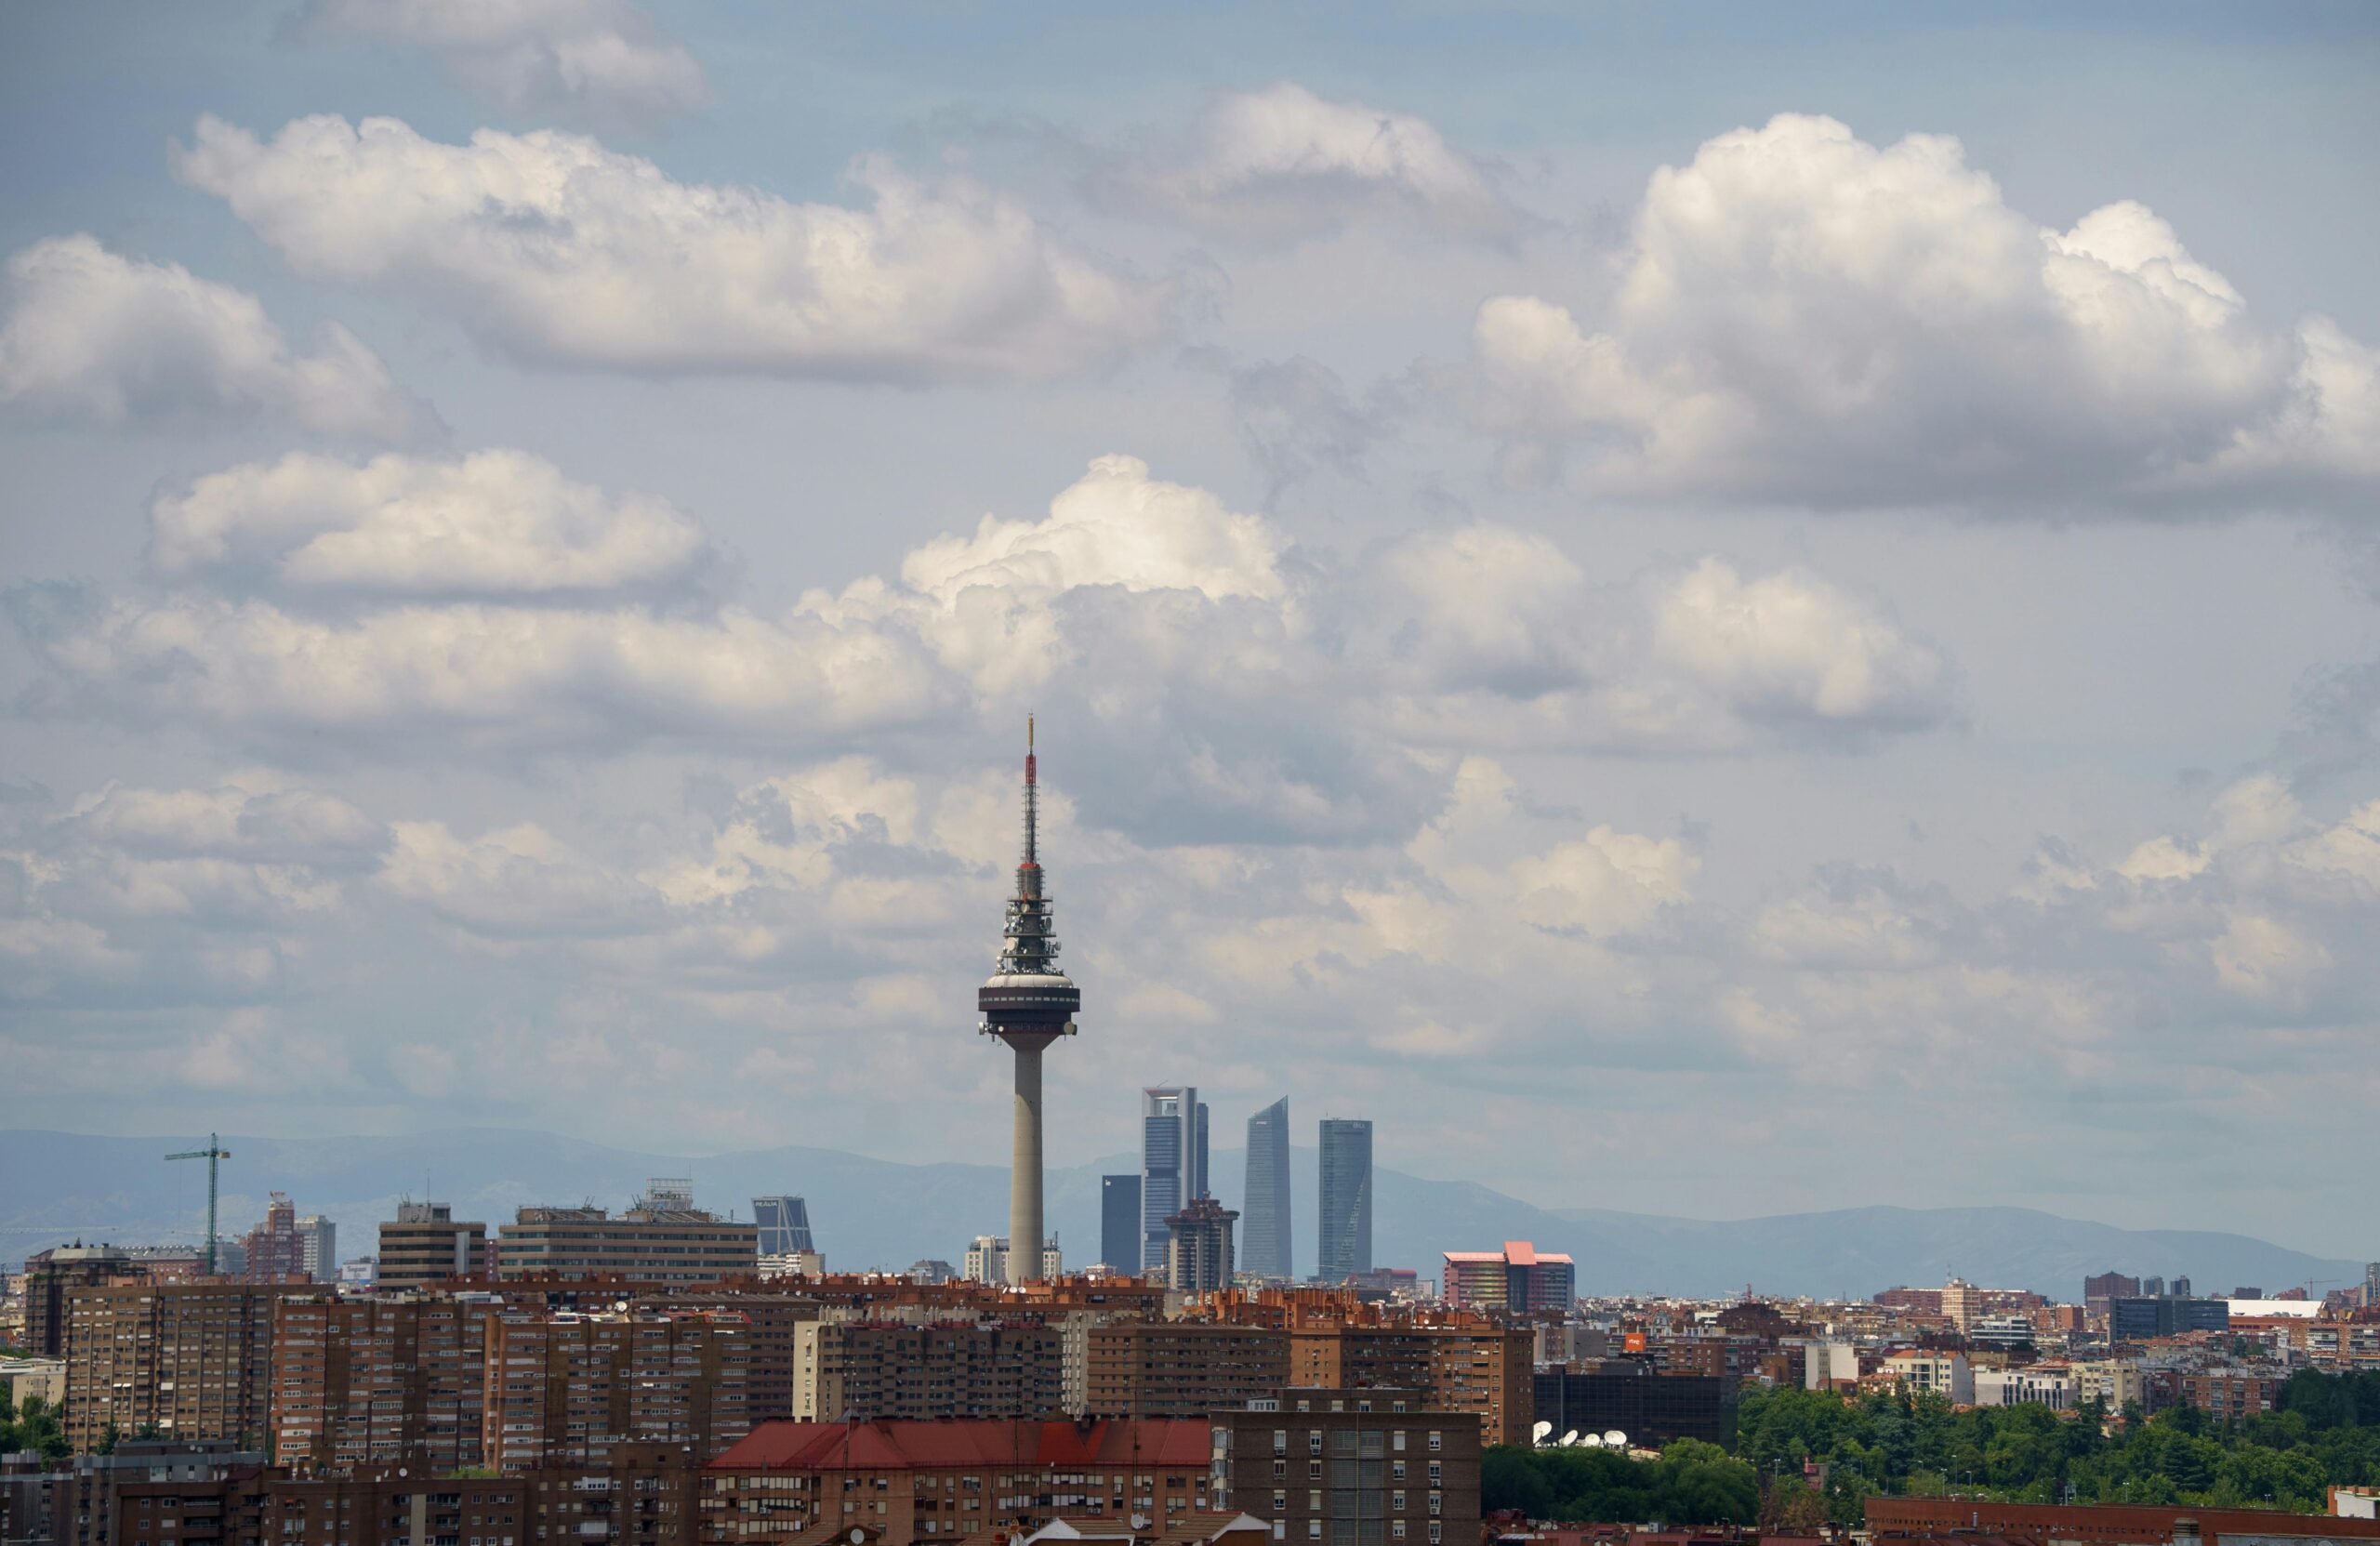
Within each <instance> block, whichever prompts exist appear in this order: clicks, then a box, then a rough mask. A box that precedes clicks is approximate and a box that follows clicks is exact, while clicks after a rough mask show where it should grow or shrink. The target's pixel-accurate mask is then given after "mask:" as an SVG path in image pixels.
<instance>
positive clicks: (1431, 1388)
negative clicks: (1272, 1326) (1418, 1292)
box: [1285, 1318, 1536, 1444]
mask: <svg viewBox="0 0 2380 1546" xmlns="http://www.w3.org/2000/svg"><path fill="white" fill-rule="evenodd" d="M1533 1345H1534V1343H1533V1340H1532V1337H1531V1334H1530V1333H1529V1331H1528V1330H1527V1329H1526V1328H1505V1327H1501V1326H1497V1325H1494V1324H1492V1323H1489V1322H1488V1321H1486V1320H1484V1319H1476V1318H1474V1322H1470V1323H1463V1324H1453V1325H1431V1324H1426V1323H1406V1322H1396V1321H1389V1322H1382V1323H1379V1324H1367V1323H1358V1324H1354V1325H1347V1324H1340V1325H1329V1324H1320V1325H1317V1324H1304V1325H1300V1326H1297V1327H1295V1328H1292V1329H1291V1330H1290V1332H1289V1366H1290V1375H1289V1380H1288V1381H1285V1383H1289V1384H1296V1385H1301V1386H1311V1387H1314V1388H1316V1389H1322V1390H1333V1389H1342V1388H1343V1389H1354V1388H1356V1387H1360V1386H1376V1387H1379V1388H1382V1389H1387V1390H1418V1391H1421V1392H1422V1393H1423V1394H1424V1395H1425V1397H1426V1399H1427V1400H1428V1402H1429V1404H1430V1407H1431V1409H1432V1410H1435V1411H1453V1412H1470V1413H1472V1414H1474V1416H1476V1417H1477V1418H1479V1420H1480V1421H1481V1423H1482V1426H1483V1429H1484V1432H1485V1434H1486V1438H1487V1442H1488V1443H1490V1444H1526V1443H1527V1442H1528V1432H1529V1426H1530V1424H1531V1423H1533V1422H1534V1421H1535V1420H1536V1417H1535V1400H1536V1397H1535V1394H1534V1391H1533V1389H1532V1386H1531V1384H1530V1376H1531V1374H1532V1372H1533V1371H1534V1368H1535V1363H1534V1360H1533V1359H1532V1357H1531V1349H1532V1347H1533Z"/></svg>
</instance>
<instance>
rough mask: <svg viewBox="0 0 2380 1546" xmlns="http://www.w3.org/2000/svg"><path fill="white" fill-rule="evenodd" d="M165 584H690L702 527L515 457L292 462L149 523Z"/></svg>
mask: <svg viewBox="0 0 2380 1546" xmlns="http://www.w3.org/2000/svg"><path fill="white" fill-rule="evenodd" d="M151 533H152V537H151V544H150V562H151V564H152V567H153V568H154V569H155V570H156V571H157V572H158V574H160V575H164V576H165V577H167V578H179V577H182V576H185V575H192V574H193V573H197V572H200V571H207V570H214V571H225V570H233V571H236V570H238V569H241V568H244V567H245V568H258V569H264V570H267V571H269V572H270V573H271V575H273V576H274V577H275V578H276V579H278V580H279V581H281V582H282V583H284V584H285V585H288V586H292V587H304V588H312V587H325V588H343V589H350V590H359V591H370V592H378V593H382V594H421V593H429V594H442V593H443V594H459V595H508V594H509V595H537V594H541V593H545V592H550V591H583V590H610V589H617V588H624V587H631V586H639V585H650V584H659V583H665V582H668V581H670V580H674V579H678V578H681V577H682V576H684V575H686V574H687V572H688V571H689V570H690V569H691V568H692V567H693V566H694V564H695V563H697V562H699V561H700V560H701V559H702V557H703V555H704V553H705V551H706V548H707V542H706V539H705V537H704V535H703V532H702V528H701V527H700V526H699V525H698V524H696V523H695V522H694V521H693V520H692V519H690V518H689V517H687V516H685V515H682V514H681V513H680V512H679V511H678V510H676V509H672V508H671V507H670V505H669V504H668V501H666V500H663V499H658V498H655V497H654V496H650V495H641V494H624V495H620V496H616V497H615V496H606V495H605V494H604V493H603V492H602V490H600V489H596V488H592V487H589V486H588V485H587V484H585V483H576V482H571V481H570V480H568V479H566V478H564V477H563V476H562V471H561V469H559V468H556V467H555V466H554V465H553V464H552V463H551V462H549V461H546V460H544V459H542V458H541V457H537V456H530V455H529V454H527V453H526V452H521V451H481V452H476V453H473V454H472V455H470V456H465V457H462V458H461V459H459V460H452V461H442V460H427V459H423V458H419V457H413V456H399V455H395V454H390V455H387V456H377V457H375V458H373V459H372V460H371V461H369V462H366V463H364V465H362V466H360V467H359V466H355V465H352V464H350V463H348V462H344V461H340V460H337V459H336V458H333V457H329V456H310V455H307V454H305V453H302V452H298V453H292V454H291V455H289V456H284V457H283V458H282V459H281V460H280V461H278V462H271V463H251V464H249V465H247V466H244V467H235V468H232V469H230V470H228V471H224V472H218V473H213V474H210V475H208V476H207V477H205V478H201V479H199V480H198V481H197V482H195V483H193V484H192V485H191V487H190V488H189V489H188V490H186V491H184V492H183V493H181V494H179V495H173V496H166V497H164V498H161V499H159V500H158V501H157V503H156V505H155V506H154V507H153V509H152V511H151Z"/></svg>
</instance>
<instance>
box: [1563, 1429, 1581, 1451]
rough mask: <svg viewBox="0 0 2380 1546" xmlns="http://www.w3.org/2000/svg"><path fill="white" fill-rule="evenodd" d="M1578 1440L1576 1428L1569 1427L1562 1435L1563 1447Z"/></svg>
mask: <svg viewBox="0 0 2380 1546" xmlns="http://www.w3.org/2000/svg"><path fill="white" fill-rule="evenodd" d="M1578 1442H1579V1431H1578V1430H1577V1429H1576V1428H1573V1429H1571V1430H1570V1431H1569V1432H1568V1433H1567V1434H1563V1435H1562V1444H1563V1447H1565V1448H1567V1447H1569V1446H1571V1445H1574V1444H1576V1443H1578Z"/></svg>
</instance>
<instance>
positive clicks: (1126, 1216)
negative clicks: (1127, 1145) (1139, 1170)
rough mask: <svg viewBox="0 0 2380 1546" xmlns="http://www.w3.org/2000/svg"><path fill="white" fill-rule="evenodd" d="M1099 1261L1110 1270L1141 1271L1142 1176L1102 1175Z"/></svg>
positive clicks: (1121, 1271) (1100, 1186)
mask: <svg viewBox="0 0 2380 1546" xmlns="http://www.w3.org/2000/svg"><path fill="white" fill-rule="evenodd" d="M1099 1260H1100V1263H1101V1265H1103V1266H1104V1267H1106V1268H1107V1269H1108V1270H1109V1271H1111V1272H1119V1273H1136V1272H1139V1271H1140V1270H1141V1178H1140V1177H1139V1176H1136V1175H1131V1176H1102V1177H1100V1178H1099Z"/></svg>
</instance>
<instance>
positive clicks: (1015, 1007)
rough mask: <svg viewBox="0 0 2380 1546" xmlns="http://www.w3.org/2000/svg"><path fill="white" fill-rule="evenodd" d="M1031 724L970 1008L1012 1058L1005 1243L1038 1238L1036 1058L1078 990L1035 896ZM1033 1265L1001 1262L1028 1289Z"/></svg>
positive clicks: (1035, 1270)
mask: <svg viewBox="0 0 2380 1546" xmlns="http://www.w3.org/2000/svg"><path fill="white" fill-rule="evenodd" d="M1039 798H1040V796H1039V792H1038V789H1037V788H1036V774H1035V761H1034V751H1033V721H1032V720H1030V719H1027V720H1025V857H1024V858H1023V859H1021V860H1019V861H1018V862H1017V866H1016V894H1015V895H1014V896H1013V897H1012V898H1010V899H1009V904H1008V915H1007V920H1006V922H1005V923H1004V924H1003V926H1002V928H1001V930H1000V953H999V958H998V961H997V962H996V963H995V964H994V966H993V968H992V975H991V977H990V978H989V979H988V980H987V981H985V984H984V985H983V986H982V987H981V988H980V989H978V990H977V991H976V994H975V1007H976V1009H977V1010H978V1011H980V1012H981V1013H982V1015H983V1017H984V1021H983V1025H982V1030H983V1033H984V1034H985V1036H992V1037H998V1038H999V1039H1000V1040H1001V1041H1003V1042H1006V1043H1007V1044H1008V1047H1009V1049H1010V1050H1012V1051H1013V1052H1014V1053H1015V1054H1016V1103H1015V1111H1014V1117H1013V1120H1014V1122H1015V1129H1014V1135H1013V1138H1012V1141H1011V1143H1010V1145H1009V1179H1008V1237H1009V1238H1010V1239H1012V1240H1027V1241H1030V1240H1039V1239H1043V1238H1045V1235H1044V1234H1043V1232H1042V1228H1041V1053H1042V1050H1043V1049H1045V1048H1047V1047H1048V1046H1049V1045H1050V1043H1051V1042H1052V1041H1055V1040H1057V1039H1058V1037H1062V1036H1072V1035H1074V1034H1075V1011H1077V1010H1078V1009H1080V1008H1081V1007H1082V990H1081V989H1079V988H1078V987H1076V986H1075V984H1073V983H1072V982H1070V981H1069V980H1068V979H1067V977H1066V974H1065V972H1064V971H1062V970H1060V968H1059V966H1058V936H1057V933H1056V931H1055V929H1054V927H1053V925H1052V923H1051V917H1050V899H1049V898H1048V897H1046V896H1044V895H1042V894H1041V861H1040V858H1039V853H1038V831H1037V828H1038V817H1039V811H1038V803H1037V802H1038V799H1039ZM1040 1275H1041V1263H1040V1262H1038V1260H1036V1259H1035V1257H1034V1253H1033V1252H1032V1251H1031V1250H1014V1251H1011V1252H1010V1253H1009V1257H1008V1280H1009V1281H1010V1282H1011V1283H1031V1282H1034V1281H1036V1280H1037V1279H1038V1278H1039V1277H1040Z"/></svg>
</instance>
